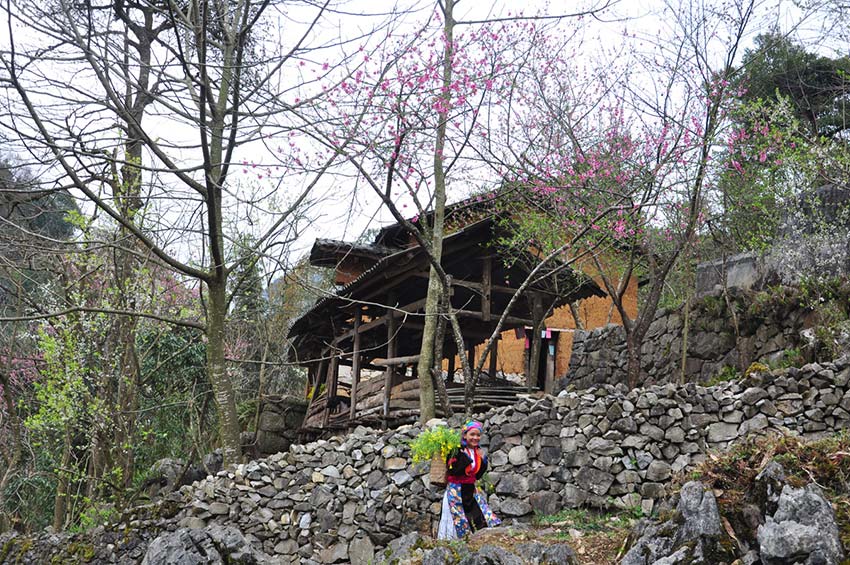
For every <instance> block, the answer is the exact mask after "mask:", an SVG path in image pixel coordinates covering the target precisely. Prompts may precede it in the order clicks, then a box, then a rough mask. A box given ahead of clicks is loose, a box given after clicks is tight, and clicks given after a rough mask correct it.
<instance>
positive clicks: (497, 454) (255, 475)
mask: <svg viewBox="0 0 850 565" xmlns="http://www.w3.org/2000/svg"><path fill="white" fill-rule="evenodd" d="M848 380H850V357H845V358H844V359H842V360H839V361H836V362H835V363H827V364H823V365H817V364H810V365H807V366H805V367H803V368H801V369H783V370H779V371H775V372H772V373H767V372H766V373H763V374H759V373H756V374H753V375H750V376H749V377H748V378H747V380H746V381H745V382H726V383H722V384H720V385H717V386H714V387H701V386H697V385H695V384H688V385H685V386H676V385H673V384H668V385H663V386H652V387H648V388H645V389H638V390H633V391H631V392H625V391H623V390H622V389H620V388H617V387H613V386H610V385H604V386H600V387H596V388H594V389H591V390H587V391H582V392H579V393H576V392H570V393H567V392H564V393H562V394H561V396H560V397H558V398H554V397H544V398H542V399H539V400H538V399H530V398H529V399H525V400H523V401H521V402H520V403H518V404H517V405H515V406H512V407H509V408H503V409H499V410H494V411H491V412H489V413H487V414H485V415H483V416H482V419H483V420H484V422H485V429H486V435H485V440H486V441H485V447H486V448H487V449H488V450H489V453H490V462H491V470H490V472H489V474H488V480H489V483H490V485H491V489H492V490H491V495H490V503H491V505H492V506H493V509H494V511H496V512H497V513H498V514H499V515H500V516H501V517H502V518H503V519H507V520H529V519H531V518H532V517H533V516H534V514H535V513H541V514H552V513H555V512H557V511H559V510H561V509H562V508H564V507H574V506H579V505H590V506H596V507H620V508H633V507H636V506H640V507H642V508H643V510H644V511H647V512H648V511H651V510H652V509H653V507H654V506H655V504H656V501H658V500H659V499H660V498H661V497H663V496H665V495H666V494H667V492H668V490H669V488H670V484H671V481H672V480H673V479H674V478H675V474H676V473H678V472H681V471H684V470H686V469H688V468H689V467H690V466H692V465H694V464H696V463H698V462H700V461H701V460H702V459H703V458H704V457H705V454H706V453H707V452H708V451H710V450H721V449H725V448H726V447H727V446H728V445H729V444H730V442H734V441H738V440H740V439H741V438H743V437H745V436H747V435H748V434H753V433H755V434H768V433H794V434H800V435H803V436H817V435H820V434H823V433H825V432H830V431H832V430H837V429H842V428H845V427H849V426H850V387H848ZM420 429H421V428H420V426H418V425H416V426H409V427H405V428H403V429H400V430H395V431H384V432H381V431H375V430H370V429H365V428H358V429H356V430H355V431H354V432H353V433H352V434H350V435H349V436H347V437H345V438H332V439H330V440H327V441H318V442H314V443H311V444H308V445H293V446H291V447H290V449H289V450H288V451H287V452H285V453H280V454H276V455H273V456H271V457H269V458H267V459H263V460H259V461H254V462H252V463H249V464H246V465H241V466H239V467H238V468H236V469H235V470H231V471H222V472H220V473H219V474H218V475H216V476H215V477H208V478H207V479H205V480H203V481H201V482H198V483H195V484H194V485H192V486H187V487H183V489H181V491H180V492H179V493H178V494H177V495H176V498H171V499H169V500H168V501H166V504H168V505H171V506H173V507H174V508H175V511H174V512H168V513H163V512H160V513H159V516H158V517H148V518H143V517H142V514H141V513H139V514H138V515H136V516H132V517H128V519H127V521H126V522H125V523H123V524H120V525H118V526H116V528H115V529H116V530H117V531H119V532H123V531H126V530H127V527H128V526H129V527H130V528H131V529H133V530H140V529H141V530H147V531H150V530H153V529H157V530H175V529H177V528H181V527H190V528H203V527H207V526H209V525H211V524H218V525H224V526H233V527H236V528H238V530H240V531H241V532H242V533H243V534H244V535H245V537H246V538H247V539H248V540H249V541H250V542H251V543H252V545H253V546H254V547H256V548H257V549H258V550H262V551H264V552H265V553H267V554H269V555H274V556H276V557H275V560H276V561H278V562H280V563H343V562H351V563H355V564H366V563H370V562H373V563H374V562H375V561H374V560H375V559H376V556H380V555H381V551H382V548H384V547H385V546H386V545H387V544H388V543H389V542H390V540H392V539H394V538H396V537H398V536H399V535H401V534H403V533H406V532H410V531H422V532H428V533H430V532H432V531H433V528H434V525H435V523H436V521H437V520H438V517H439V515H438V514H439V506H440V498H441V496H442V490H441V489H438V488H432V487H431V485H430V484H429V479H428V473H427V471H428V466H427V464H417V465H413V464H411V463H410V461H409V459H408V452H409V450H408V447H407V442H408V441H409V440H410V439H411V438H413V437H415V436H416V435H417V434H418V433H419V431H420ZM148 515H150V513H148ZM163 516H165V517H163ZM110 531H111V530H110ZM107 533H108V532H107ZM103 535H106V534H103ZM129 539H133V537H132V536H130V537H129ZM54 543H55V541H54ZM134 544H135V545H133V551H136V552H137V554H138V552H139V551H140V545H139V544H140V542H139V541H138V540H136V541H134ZM64 545H65V546H66V547H67V546H68V544H64ZM38 547H39V546H38V544H37V545H36V548H38ZM96 547H97V548H98V549H97V550H96V552H97V556H98V558H99V556H100V555H101V553H102V552H105V551H107V550H106V549H104V548H105V547H106V544H103V547H101V546H100V545H98V544H96ZM109 547H111V550H110V551H112V552H113V554H122V552H124V551H125V549H124V546H123V545H122V542H120V541H114V540H113V541H112V542H110V544H109ZM34 551H35V549H34ZM25 554H26V552H25ZM114 558H115V555H112V556H111V557H109V558H107V557H104V560H103V561H95V562H110V561H109V559H114ZM370 560H371V561H370ZM22 562H24V563H26V562H27V561H26V560H22ZM29 562H37V560H30V561H29ZM124 562H133V561H124Z"/></svg>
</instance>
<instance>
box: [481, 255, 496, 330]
mask: <svg viewBox="0 0 850 565" xmlns="http://www.w3.org/2000/svg"><path fill="white" fill-rule="evenodd" d="M482 269H483V270H482V272H481V285H482V288H481V319H482V320H484V321H485V322H489V321H490V310H491V298H492V296H493V259H492V258H490V257H485V258H484V264H483V266H482Z"/></svg>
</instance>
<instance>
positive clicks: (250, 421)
mask: <svg viewBox="0 0 850 565" xmlns="http://www.w3.org/2000/svg"><path fill="white" fill-rule="evenodd" d="M257 403H258V399H257V398H249V399H246V400H243V401H241V402H239V403H238V404H237V405H236V414H237V415H238V416H239V425H240V426H241V427H242V429H243V430H245V431H249V432H253V431H256V430H254V419H255V418H254V417H255V416H256V414H257Z"/></svg>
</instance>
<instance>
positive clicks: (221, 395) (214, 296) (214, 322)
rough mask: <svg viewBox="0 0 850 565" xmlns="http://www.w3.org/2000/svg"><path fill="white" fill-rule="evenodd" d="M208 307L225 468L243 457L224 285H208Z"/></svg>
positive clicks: (211, 372)
mask: <svg viewBox="0 0 850 565" xmlns="http://www.w3.org/2000/svg"><path fill="white" fill-rule="evenodd" d="M207 288H208V289H209V301H208V304H207V374H208V375H209V379H210V384H211V385H212V389H213V395H214V396H215V401H216V406H217V407H218V419H219V434H220V436H221V437H219V441H220V442H221V452H222V456H223V457H224V464H225V465H233V464H235V463H237V462H238V461H239V458H240V457H241V455H242V447H241V444H240V440H239V419H238V417H237V414H236V397H235V396H234V394H233V383H231V382H230V377H228V375H227V361H226V360H225V357H224V325H225V319H226V316H227V297H226V294H225V285H224V282H219V281H215V282H211V283H209V284H208V286H207Z"/></svg>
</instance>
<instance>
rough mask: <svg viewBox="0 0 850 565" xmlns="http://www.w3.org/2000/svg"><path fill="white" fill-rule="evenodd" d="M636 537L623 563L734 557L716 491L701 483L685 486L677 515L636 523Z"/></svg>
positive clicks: (673, 564)
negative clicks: (722, 521) (657, 520)
mask: <svg viewBox="0 0 850 565" xmlns="http://www.w3.org/2000/svg"><path fill="white" fill-rule="evenodd" d="M632 538H633V539H635V541H634V543H632V544H631V548H630V549H629V551H628V553H626V555H625V557H623V561H622V565H651V564H656V565H657V564H659V563H663V564H664V565H676V564H685V563H688V564H693V565H699V564H704V565H709V564H712V565H716V564H718V563H723V562H726V563H729V562H731V561H732V560H733V558H734V556H733V554H732V552H731V551H730V550H729V549H728V547H729V544H728V541H729V540H727V539H726V536H725V534H724V532H723V527H722V525H721V523H720V512H719V511H718V508H717V500H716V499H715V498H714V493H713V492H712V491H711V490H708V489H706V487H705V486H704V485H703V484H702V483H699V482H696V481H691V482H689V483H687V484H685V485H684V486H683V487H682V490H681V492H680V493H679V502H678V504H677V506H676V515H675V516H674V517H673V518H672V519H671V520H668V521H666V522H662V523H653V522H649V521H646V520H643V521H641V523H639V524H638V525H637V526H636V529H635V532H633V534H632Z"/></svg>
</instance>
